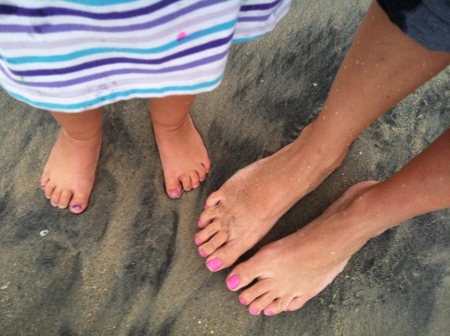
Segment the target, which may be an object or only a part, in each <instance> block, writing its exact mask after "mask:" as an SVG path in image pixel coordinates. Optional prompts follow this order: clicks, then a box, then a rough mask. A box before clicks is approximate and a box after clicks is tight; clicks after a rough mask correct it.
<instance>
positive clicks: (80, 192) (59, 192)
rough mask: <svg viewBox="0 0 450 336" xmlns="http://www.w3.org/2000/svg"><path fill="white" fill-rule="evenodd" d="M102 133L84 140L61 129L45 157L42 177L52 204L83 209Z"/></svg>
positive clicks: (91, 182) (92, 178)
mask: <svg viewBox="0 0 450 336" xmlns="http://www.w3.org/2000/svg"><path fill="white" fill-rule="evenodd" d="M101 137H102V136H101V133H99V134H98V135H95V136H94V137H92V138H89V139H86V140H78V139H75V138H72V137H71V136H70V135H69V134H68V133H67V132H66V131H65V130H64V129H63V130H62V131H61V133H60V135H59V138H58V140H57V141H56V143H55V145H54V146H53V149H52V151H51V153H50V157H49V158H48V161H47V164H46V165H45V168H44V173H43V174H42V178H41V186H42V188H43V189H44V192H45V196H46V197H47V198H48V199H50V203H51V204H52V205H53V206H57V207H59V208H61V209H65V208H67V206H69V205H70V211H71V212H73V213H75V214H79V213H81V212H83V211H84V210H85V209H86V207H87V205H88V201H89V196H90V194H91V190H92V187H93V186H94V179H95V170H96V168H97V162H98V158H99V154H100V146H101Z"/></svg>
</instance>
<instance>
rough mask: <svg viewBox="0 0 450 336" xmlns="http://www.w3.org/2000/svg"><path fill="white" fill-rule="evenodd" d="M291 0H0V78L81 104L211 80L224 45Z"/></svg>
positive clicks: (55, 105)
mask: <svg viewBox="0 0 450 336" xmlns="http://www.w3.org/2000/svg"><path fill="white" fill-rule="evenodd" d="M289 3H290V0H241V1H239V0H200V1H199V0H191V1H186V0H184V1H181V0H34V1H30V0H11V1H9V0H0V85H1V86H2V87H3V88H4V89H5V90H6V91H7V92H8V93H9V94H10V95H11V96H13V97H15V98H17V99H19V100H21V101H24V102H26V103H28V104H30V105H32V106H35V107H38V108H44V109H49V110H53V111H60V112H80V111H85V110H88V109H92V108H95V107H98V106H102V105H105V104H109V103H112V102H114V101H118V100H123V99H130V98H133V97H162V96H168V95H174V94H197V93H200V92H205V91H210V90H213V89H214V88H215V87H217V86H218V85H219V84H220V81H221V79H222V76H223V72H224V69H225V66H226V62H227V56H228V52H229V49H230V45H231V43H233V42H235V43H236V42H244V41H248V40H251V39H253V38H256V37H258V36H261V35H263V34H265V33H266V32H268V31H270V30H271V29H273V28H274V27H275V25H276V24H277V22H278V21H279V20H280V19H281V18H282V17H283V16H284V15H285V14H286V13H287V12H288V10H289Z"/></svg>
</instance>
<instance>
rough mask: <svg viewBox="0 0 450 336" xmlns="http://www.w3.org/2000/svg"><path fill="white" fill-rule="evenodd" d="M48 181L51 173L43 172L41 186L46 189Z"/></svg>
mask: <svg viewBox="0 0 450 336" xmlns="http://www.w3.org/2000/svg"><path fill="white" fill-rule="evenodd" d="M48 181H50V175H49V174H48V173H44V174H42V177H41V188H42V189H44V188H45V186H46V185H47V183H48Z"/></svg>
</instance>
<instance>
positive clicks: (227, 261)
mask: <svg viewBox="0 0 450 336" xmlns="http://www.w3.org/2000/svg"><path fill="white" fill-rule="evenodd" d="M228 235H229V234H228ZM247 251H248V246H247V245H246V244H245V243H243V242H242V241H239V240H232V241H229V242H227V243H226V244H225V245H223V246H222V247H220V248H218V249H217V251H216V252H214V253H213V255H212V256H211V257H212V258H217V259H220V261H221V262H222V264H223V268H226V267H230V266H231V265H233V264H234V263H235V262H236V260H238V258H239V257H240V256H241V255H243V254H244V253H245V252H247Z"/></svg>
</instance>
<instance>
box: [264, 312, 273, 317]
mask: <svg viewBox="0 0 450 336" xmlns="http://www.w3.org/2000/svg"><path fill="white" fill-rule="evenodd" d="M265 314H266V315H267V316H272V315H273V313H272V312H271V311H268V312H267V313H265Z"/></svg>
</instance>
